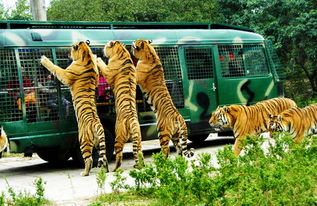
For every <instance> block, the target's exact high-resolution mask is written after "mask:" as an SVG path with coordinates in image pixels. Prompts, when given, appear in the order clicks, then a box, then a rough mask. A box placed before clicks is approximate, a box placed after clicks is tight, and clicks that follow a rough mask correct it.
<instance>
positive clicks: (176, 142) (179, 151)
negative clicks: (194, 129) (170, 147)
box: [172, 132, 182, 155]
mask: <svg viewBox="0 0 317 206" xmlns="http://www.w3.org/2000/svg"><path fill="white" fill-rule="evenodd" d="M180 137H181V135H180V133H179V132H176V133H175V134H174V135H173V136H172V142H173V144H174V147H175V149H176V152H177V154H178V155H182V146H181V144H180Z"/></svg>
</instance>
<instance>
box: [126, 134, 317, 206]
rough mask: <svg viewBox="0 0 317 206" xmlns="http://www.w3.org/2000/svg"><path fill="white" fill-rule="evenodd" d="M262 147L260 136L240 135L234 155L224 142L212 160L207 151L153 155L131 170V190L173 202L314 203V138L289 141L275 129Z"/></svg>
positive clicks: (316, 146) (316, 162) (316, 152)
mask: <svg viewBox="0 0 317 206" xmlns="http://www.w3.org/2000/svg"><path fill="white" fill-rule="evenodd" d="M274 138H275V139H276V142H275V144H274V145H270V146H269V148H268V151H267V152H264V151H263V150H262V148H261V145H262V143H263V141H264V140H263V138H261V137H252V138H249V137H248V138H247V139H246V140H245V141H244V144H245V147H244V148H245V154H244V155H240V156H239V157H238V158H235V157H234V155H233V152H232V148H231V147H229V146H226V147H225V148H224V149H223V150H220V151H219V152H218V154H217V159H218V165H217V166H212V165H213V164H211V154H201V155H199V157H198V159H197V160H192V161H190V162H188V160H186V159H184V158H183V157H180V156H177V157H175V158H174V159H172V158H168V159H166V158H165V157H164V155H162V154H155V155H153V160H154V161H153V163H152V164H147V165H146V166H145V167H144V168H143V169H141V170H132V171H131V172H130V176H132V177H133V178H134V179H135V188H134V189H135V191H136V192H138V193H139V194H142V195H147V196H148V197H152V198H156V199H157V200H158V201H159V202H160V204H173V205H206V204H207V205H314V204H316V203H317V173H316V168H317V139H316V138H315V139H314V138H310V137H307V138H306V140H305V141H304V142H303V143H301V144H298V145H296V144H294V143H293V140H292V139H291V137H290V136H289V135H287V134H276V135H275V136H274Z"/></svg>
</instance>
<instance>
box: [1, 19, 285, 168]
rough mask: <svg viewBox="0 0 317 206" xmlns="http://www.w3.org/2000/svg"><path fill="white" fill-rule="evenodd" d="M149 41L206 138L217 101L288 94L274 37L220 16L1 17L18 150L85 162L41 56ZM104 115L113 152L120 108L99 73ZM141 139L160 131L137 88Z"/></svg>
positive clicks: (176, 97)
mask: <svg viewBox="0 0 317 206" xmlns="http://www.w3.org/2000/svg"><path fill="white" fill-rule="evenodd" d="M135 39H148V40H152V41H153V42H152V45H153V46H154V47H155V49H156V51H157V52H158V54H159V56H160V59H161V61H162V64H163V67H164V69H165V79H166V84H167V87H168V89H169V91H170V94H171V96H172V99H173V102H174V104H175V106H176V107H177V108H178V110H179V112H180V113H181V114H182V116H183V117H184V119H185V120H186V122H187V123H188V130H189V135H190V137H189V139H190V140H192V141H194V142H200V141H204V140H205V139H206V138H207V136H208V134H209V133H211V132H214V130H213V128H211V127H210V126H209V124H208V120H209V118H210V113H211V112H212V111H213V110H215V109H216V107H217V106H218V105H228V104H254V103H256V102H258V101H261V100H264V99H269V98H273V97H278V96H283V80H284V78H285V73H284V72H283V69H282V67H281V65H280V64H279V61H278V58H277V56H276V53H275V51H274V49H273V47H272V44H271V43H270V41H268V40H265V39H264V38H263V37H262V36H261V35H259V34H257V33H255V32H254V31H253V30H251V29H249V28H246V27H240V26H233V25H227V24H218V23H167V22H166V23H164V22H163V23H150V22H146V23H144V22H143V23H132V22H130V23H128V22H120V23H119V22H118V23H115V22H37V21H0V98H1V104H0V110H1V111H0V125H1V126H3V127H4V130H5V131H6V133H7V135H8V138H9V141H10V151H11V152H13V153H37V154H38V155H39V157H41V158H42V159H44V160H46V161H50V162H58V161H64V160H67V159H69V158H70V157H73V159H74V160H78V161H80V158H81V155H80V152H79V150H78V140H77V133H78V131H77V122H76V118H75V114H74V110H73V106H72V99H71V95H70V92H69V89H68V88H67V87H65V86H64V85H62V84H60V83H59V82H58V81H57V80H56V79H55V78H54V77H53V76H52V75H50V74H49V73H48V71H47V70H46V69H45V68H44V67H43V66H42V65H41V64H40V58H41V56H42V55H45V56H47V57H48V58H50V59H51V60H52V61H53V62H54V63H55V64H57V65H59V66H61V67H63V68H66V67H67V66H68V65H69V63H70V59H69V52H70V49H71V45H72V44H73V43H74V42H77V41H85V40H90V46H91V48H92V51H93V53H95V54H96V55H97V56H99V57H102V58H103V59H104V60H105V61H107V59H105V58H104V57H103V47H104V45H105V44H106V42H108V41H109V40H119V41H121V42H123V43H125V44H126V45H127V47H128V48H129V47H130V46H131V44H132V42H133V41H134V40H135ZM96 103H97V109H98V113H99V117H100V119H101V120H102V123H103V125H104V128H105V131H106V138H107V140H106V141H107V153H108V156H109V157H110V156H111V155H112V154H113V144H114V136H115V135H114V124H115V113H114V104H113V96H112V94H111V88H110V86H109V85H107V83H106V81H105V80H104V79H100V82H99V86H98V88H97V89H96ZM137 104H138V114H139V122H140V125H141V129H142V138H143V140H149V139H154V138H157V132H156V119H155V116H154V113H153V112H152V111H151V109H150V107H149V105H148V104H147V102H146V100H145V98H144V97H143V95H142V93H141V92H140V90H139V89H138V92H137Z"/></svg>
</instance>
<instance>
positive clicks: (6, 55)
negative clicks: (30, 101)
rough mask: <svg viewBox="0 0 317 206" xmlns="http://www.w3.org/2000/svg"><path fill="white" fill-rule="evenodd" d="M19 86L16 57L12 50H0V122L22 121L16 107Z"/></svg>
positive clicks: (20, 112)
mask: <svg viewBox="0 0 317 206" xmlns="http://www.w3.org/2000/svg"><path fill="white" fill-rule="evenodd" d="M19 96H20V84H19V77H18V67H17V61H16V55H15V53H14V50H13V49H0V99H1V104H0V120H1V121H18V120H22V111H21V110H19V109H18V107H17V100H18V97H19Z"/></svg>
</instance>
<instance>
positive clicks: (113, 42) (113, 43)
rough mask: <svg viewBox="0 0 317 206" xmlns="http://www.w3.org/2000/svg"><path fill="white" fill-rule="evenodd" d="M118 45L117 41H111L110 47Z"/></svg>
mask: <svg viewBox="0 0 317 206" xmlns="http://www.w3.org/2000/svg"><path fill="white" fill-rule="evenodd" d="M116 43H117V42H116V41H110V42H109V46H110V47H113V46H114V45H115V44H116Z"/></svg>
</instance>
